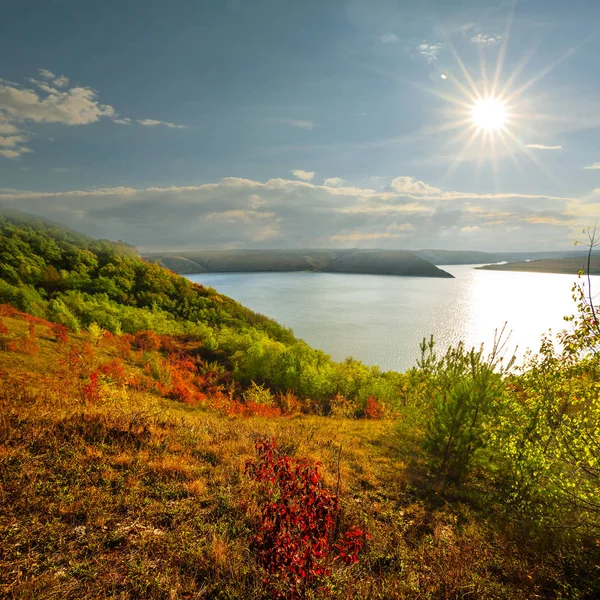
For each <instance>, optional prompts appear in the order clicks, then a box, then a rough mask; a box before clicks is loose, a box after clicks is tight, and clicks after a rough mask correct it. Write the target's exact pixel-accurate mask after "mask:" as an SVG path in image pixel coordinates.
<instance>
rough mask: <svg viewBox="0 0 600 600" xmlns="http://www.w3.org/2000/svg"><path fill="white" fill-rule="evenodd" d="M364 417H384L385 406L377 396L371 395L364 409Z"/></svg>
mask: <svg viewBox="0 0 600 600" xmlns="http://www.w3.org/2000/svg"><path fill="white" fill-rule="evenodd" d="M363 417H364V418H365V419H383V417H384V412H383V406H382V405H381V404H380V403H379V402H378V401H377V400H376V399H375V398H372V397H370V396H369V398H367V404H366V405H365V410H364V411H363Z"/></svg>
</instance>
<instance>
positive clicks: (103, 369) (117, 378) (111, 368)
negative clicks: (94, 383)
mask: <svg viewBox="0 0 600 600" xmlns="http://www.w3.org/2000/svg"><path fill="white" fill-rule="evenodd" d="M99 372H100V373H101V374H102V375H103V376H104V377H106V378H108V379H112V381H114V382H115V383H116V384H118V385H125V383H126V382H127V375H126V374H125V365H124V364H123V362H122V361H121V360H118V359H113V360H111V361H109V362H107V363H104V364H103V365H101V366H100V369H99Z"/></svg>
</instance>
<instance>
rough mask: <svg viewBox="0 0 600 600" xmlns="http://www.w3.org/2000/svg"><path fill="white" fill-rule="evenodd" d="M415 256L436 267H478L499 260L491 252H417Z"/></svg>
mask: <svg viewBox="0 0 600 600" xmlns="http://www.w3.org/2000/svg"><path fill="white" fill-rule="evenodd" d="M415 254H416V255H417V256H419V257H420V258H422V259H423V260H427V261H429V262H430V263H433V264H434V265H477V264H482V263H489V262H494V261H496V260H498V259H497V258H496V257H495V255H494V254H491V253H489V252H476V251H471V250H416V251H415Z"/></svg>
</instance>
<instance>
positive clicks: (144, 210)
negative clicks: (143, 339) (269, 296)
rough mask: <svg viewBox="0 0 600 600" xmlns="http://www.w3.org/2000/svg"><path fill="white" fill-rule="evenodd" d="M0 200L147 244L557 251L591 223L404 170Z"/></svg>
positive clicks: (571, 212) (563, 204) (584, 213)
mask: <svg viewBox="0 0 600 600" xmlns="http://www.w3.org/2000/svg"><path fill="white" fill-rule="evenodd" d="M0 204H3V205H8V206H10V207H13V208H17V209H21V210H24V211H27V212H31V213H34V214H38V215H41V216H45V217H47V218H50V219H53V220H55V221H58V222H62V223H65V224H67V225H69V226H71V227H73V228H74V229H77V230H80V231H83V232H84V233H87V234H89V235H93V236H96V237H104V238H108V239H122V240H125V241H128V242H130V243H133V244H135V245H137V246H138V247H139V248H140V249H142V250H159V249H162V250H184V249H198V248H261V247H262V248H302V247H321V248H323V247H368V248H412V249H417V248H423V247H444V248H449V249H480V250H500V249H505V250H506V249H540V250H542V249H551V248H556V247H568V246H570V244H571V242H572V239H573V236H574V235H575V234H574V231H576V230H579V229H580V228H581V227H582V226H585V225H589V219H590V216H589V210H586V209H585V208H582V207H584V205H583V204H582V203H581V202H580V201H579V200H577V199H576V198H568V197H560V196H548V195H543V194H523V193H516V192H515V193H511V192H505V193H499V194H477V193H475V192H463V191H457V190H442V189H440V188H438V187H435V186H433V185H430V184H428V183H426V182H423V181H419V180H416V179H414V178H412V177H408V176H401V177H397V178H395V179H394V180H393V181H392V184H391V185H390V186H388V187H387V188H386V189H384V190H378V191H376V190H373V189H369V188H362V187H352V186H348V185H336V186H330V185H316V184H314V183H310V182H309V181H298V180H289V179H270V180H268V181H266V182H260V181H253V180H250V179H241V178H236V177H228V178H224V179H221V180H220V181H218V182H215V183H207V184H204V185H198V186H172V187H149V188H144V189H136V188H130V187H114V188H103V189H92V190H72V191H68V192H15V191H4V192H0Z"/></svg>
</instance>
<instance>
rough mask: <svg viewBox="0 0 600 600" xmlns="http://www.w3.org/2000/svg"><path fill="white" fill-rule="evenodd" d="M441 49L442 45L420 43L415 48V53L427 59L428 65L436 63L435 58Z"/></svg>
mask: <svg viewBox="0 0 600 600" xmlns="http://www.w3.org/2000/svg"><path fill="white" fill-rule="evenodd" d="M441 49H442V44H440V43H437V44H430V43H428V42H426V41H423V42H421V43H420V44H419V45H418V46H417V51H418V52H419V54H420V55H421V56H424V57H425V58H426V59H427V62H428V63H429V64H433V63H435V62H436V61H437V57H438V54H439V52H440V50H441Z"/></svg>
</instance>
